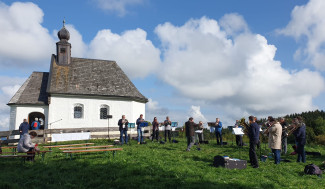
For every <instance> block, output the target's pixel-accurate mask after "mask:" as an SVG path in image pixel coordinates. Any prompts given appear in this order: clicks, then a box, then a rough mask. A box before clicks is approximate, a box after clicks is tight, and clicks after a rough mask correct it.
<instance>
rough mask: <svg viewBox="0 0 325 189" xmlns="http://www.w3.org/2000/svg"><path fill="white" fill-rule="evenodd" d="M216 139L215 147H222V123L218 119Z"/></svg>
mask: <svg viewBox="0 0 325 189" xmlns="http://www.w3.org/2000/svg"><path fill="white" fill-rule="evenodd" d="M215 127H216V137H217V145H222V144H223V143H222V122H221V121H220V119H219V118H216V123H215Z"/></svg>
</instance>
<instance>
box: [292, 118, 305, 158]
mask: <svg viewBox="0 0 325 189" xmlns="http://www.w3.org/2000/svg"><path fill="white" fill-rule="evenodd" d="M293 124H295V126H296V127H298V128H297V129H296V130H295V131H294V132H293V135H294V136H295V138H296V145H297V150H296V152H297V154H298V157H297V162H303V163H305V162H306V154H305V144H306V125H305V123H304V122H303V120H302V118H300V119H299V118H298V119H297V118H295V119H294V120H293Z"/></svg>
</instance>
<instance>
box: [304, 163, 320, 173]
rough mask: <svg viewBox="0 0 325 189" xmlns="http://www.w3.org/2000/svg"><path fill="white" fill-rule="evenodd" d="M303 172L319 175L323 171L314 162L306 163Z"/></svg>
mask: <svg viewBox="0 0 325 189" xmlns="http://www.w3.org/2000/svg"><path fill="white" fill-rule="evenodd" d="M304 172H305V174H308V175H321V174H322V173H323V172H322V170H320V168H319V167H318V166H317V165H315V164H309V165H306V166H305V170H304Z"/></svg>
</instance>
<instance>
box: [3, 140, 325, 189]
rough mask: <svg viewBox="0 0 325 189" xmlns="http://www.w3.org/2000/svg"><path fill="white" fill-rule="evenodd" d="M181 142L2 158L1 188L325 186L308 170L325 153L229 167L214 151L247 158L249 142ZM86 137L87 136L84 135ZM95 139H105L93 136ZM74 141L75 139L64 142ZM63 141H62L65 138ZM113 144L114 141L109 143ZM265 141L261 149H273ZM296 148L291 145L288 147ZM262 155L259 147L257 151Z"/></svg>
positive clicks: (317, 148) (320, 149)
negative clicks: (32, 158) (217, 164)
mask: <svg viewBox="0 0 325 189" xmlns="http://www.w3.org/2000/svg"><path fill="white" fill-rule="evenodd" d="M178 140H180V142H179V143H167V144H159V143H152V142H151V141H148V143H147V144H145V145H138V144H137V142H136V141H132V143H131V145H123V146H122V147H123V151H120V152H117V154H116V155H115V157H114V158H113V156H112V153H111V152H109V153H106V152H99V153H89V154H82V155H74V156H73V159H72V160H70V158H69V157H67V156H66V155H65V154H62V153H60V151H59V149H53V152H52V153H51V154H47V155H46V158H45V160H44V161H42V158H41V156H36V161H35V162H34V163H33V162H26V163H23V162H22V161H21V160H20V159H1V162H0V167H1V176H0V188H263V189H264V188H324V187H325V180H324V178H321V177H318V176H312V175H304V173H303V170H304V167H305V165H307V164H309V163H315V164H316V165H321V163H322V161H324V160H325V158H324V157H323V156H322V157H312V156H307V162H306V163H304V164H303V163H296V156H290V155H287V156H282V158H285V159H287V160H290V161H291V162H281V164H280V165H274V164H273V159H268V160H267V161H266V162H259V163H260V168H259V169H253V168H252V167H250V166H248V167H247V168H246V169H243V170H230V169H225V168H221V167H219V168H215V167H213V166H212V164H213V157H214V156H216V155H228V156H229V157H232V158H240V159H245V160H248V159H249V158H248V146H244V148H243V149H241V151H238V148H237V147H236V146H235V145H232V142H231V141H228V145H225V146H217V145H216V142H215V140H212V141H210V144H205V145H201V150H200V151H198V150H197V149H196V146H193V147H192V150H191V151H190V152H186V151H185V149H186V142H185V139H184V138H181V139H178ZM81 142H84V141H81ZM89 142H95V143H96V145H102V144H107V143H108V142H107V140H91V141H89ZM66 143H69V144H70V143H71V142H66ZM63 144H64V143H63ZM110 144H111V143H110ZM306 150H307V151H317V152H321V153H322V154H325V149H324V146H316V145H315V146H308V145H307V146H306ZM269 151H270V150H269V149H268V148H266V150H265V146H264V144H262V151H261V152H262V154H267V153H269ZM290 152H292V149H291V148H289V153H290ZM258 155H259V151H258Z"/></svg>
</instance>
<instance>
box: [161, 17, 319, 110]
mask: <svg viewBox="0 0 325 189" xmlns="http://www.w3.org/2000/svg"><path fill="white" fill-rule="evenodd" d="M236 17H238V18H236ZM221 20H222V23H223V24H222V26H223V27H225V28H226V29H222V27H220V24H219V23H218V21H216V20H213V19H209V18H206V17H202V18H201V19H192V20H189V21H188V22H186V23H185V24H184V25H183V26H174V25H172V24H171V23H165V24H161V25H159V26H157V27H156V29H155V32H156V34H157V35H158V36H159V38H160V40H161V41H162V44H163V47H164V53H163V55H162V57H163V64H162V67H161V69H160V70H161V72H160V73H163V74H161V75H160V78H161V79H162V80H164V81H165V82H167V83H168V84H170V85H172V86H174V87H175V89H176V90H178V91H179V92H180V93H181V94H182V95H184V96H186V97H188V98H192V99H198V100H204V101H206V102H208V103H211V104H215V105H216V104H218V105H222V106H223V107H229V108H225V109H226V110H228V111H229V112H228V113H229V114H232V111H231V109H232V108H237V109H238V111H237V112H241V113H242V114H243V113H245V112H246V113H247V112H248V113H249V114H261V113H263V115H264V116H265V115H268V114H283V113H284V114H285V113H291V112H301V111H306V110H311V109H314V108H315V107H314V106H313V104H312V98H313V97H316V96H318V95H319V94H320V93H321V92H322V91H323V90H324V79H323V78H322V76H321V75H320V74H319V73H318V72H312V71H310V70H307V69H306V70H301V71H288V70H285V69H283V68H282V67H281V62H280V61H276V60H274V56H275V53H276V47H275V46H273V45H270V44H268V42H267V40H266V38H265V37H264V36H262V35H259V34H254V33H251V32H250V31H249V28H247V24H246V23H245V21H244V20H243V18H242V17H241V16H239V15H237V14H233V15H226V16H225V17H223V18H222V19H221ZM233 22H234V23H233ZM240 22H244V23H240ZM230 26H234V27H230ZM228 32H230V33H228ZM229 35H232V37H231V38H229V37H228V36H229Z"/></svg>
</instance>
